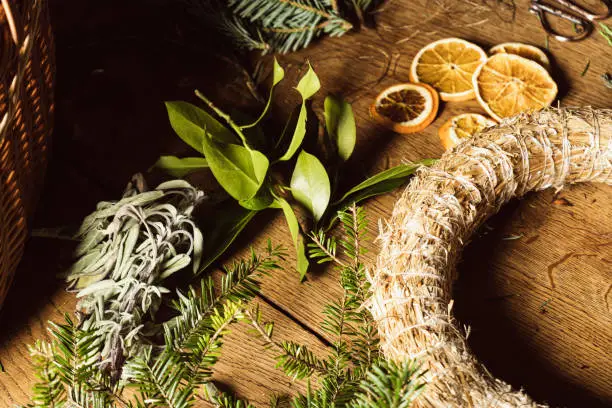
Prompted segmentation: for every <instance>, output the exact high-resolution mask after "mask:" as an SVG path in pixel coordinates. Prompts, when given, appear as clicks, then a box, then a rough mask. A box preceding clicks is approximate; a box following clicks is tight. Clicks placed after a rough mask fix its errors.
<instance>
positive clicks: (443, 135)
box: [438, 113, 495, 150]
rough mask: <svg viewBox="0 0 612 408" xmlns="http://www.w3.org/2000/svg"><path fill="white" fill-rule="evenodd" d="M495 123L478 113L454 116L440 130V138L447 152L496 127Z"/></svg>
mask: <svg viewBox="0 0 612 408" xmlns="http://www.w3.org/2000/svg"><path fill="white" fill-rule="evenodd" d="M494 125H495V122H494V121H492V120H491V119H489V118H487V117H486V116H484V115H480V114H478V113H463V114H461V115H457V116H453V117H452V118H450V119H449V120H448V121H447V122H446V123H444V125H442V126H441V127H440V129H438V136H439V137H440V141H441V142H442V145H443V146H444V148H445V149H446V150H448V149H450V148H452V147H454V146H456V145H457V144H459V143H460V142H461V141H463V140H465V139H467V138H470V137H472V136H474V135H475V134H476V133H478V132H480V131H481V130H483V129H484V128H487V127H489V126H494Z"/></svg>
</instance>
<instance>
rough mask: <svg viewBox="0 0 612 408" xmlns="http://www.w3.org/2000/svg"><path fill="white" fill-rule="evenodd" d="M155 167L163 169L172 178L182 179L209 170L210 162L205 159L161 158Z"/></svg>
mask: <svg viewBox="0 0 612 408" xmlns="http://www.w3.org/2000/svg"><path fill="white" fill-rule="evenodd" d="M153 167H156V168H158V169H162V170H163V171H165V172H166V173H168V174H169V175H171V176H172V177H179V178H180V177H185V176H186V175H188V174H191V173H194V172H196V171H199V170H202V169H207V168H208V162H207V161H206V159H205V158H204V157H184V158H178V157H176V156H161V157H160V158H159V159H158V160H157V162H156V163H155V164H154V165H153Z"/></svg>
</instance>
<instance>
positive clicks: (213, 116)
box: [156, 60, 433, 278]
mask: <svg viewBox="0 0 612 408" xmlns="http://www.w3.org/2000/svg"><path fill="white" fill-rule="evenodd" d="M284 75H285V71H284V70H283V68H282V67H281V66H280V65H279V64H278V62H277V61H276V60H274V66H273V70H272V88H271V90H270V95H269V97H268V101H267V104H266V106H265V108H264V109H263V112H262V113H261V115H260V116H259V117H258V118H257V119H256V120H253V121H251V122H249V123H245V122H244V121H239V120H238V119H235V118H233V117H232V116H230V115H228V114H227V113H225V112H223V111H222V110H221V109H219V108H218V107H216V106H215V105H214V104H213V103H212V102H211V101H210V100H209V99H208V98H206V97H205V96H204V95H202V94H201V93H200V92H198V91H196V95H197V96H198V97H199V98H200V99H201V100H202V101H203V102H204V103H205V104H206V106H207V107H208V109H209V111H205V110H203V109H200V108H199V107H197V106H195V105H192V104H189V103H187V102H180V101H179V102H166V107H167V110H168V116H169V119H170V124H171V125H172V128H173V129H174V131H175V132H176V133H177V134H178V136H179V137H180V138H181V139H182V140H183V141H185V142H186V143H187V144H188V145H189V146H191V147H192V148H193V149H194V150H196V151H197V152H199V153H200V154H201V155H202V156H204V157H201V156H200V157H186V158H178V157H175V156H162V157H161V158H160V159H159V160H158V162H157V163H156V166H157V167H159V168H162V169H164V170H166V171H167V172H168V173H169V174H171V175H173V176H174V177H183V176H185V175H187V174H189V173H192V172H194V171H198V170H202V169H209V170H210V171H211V172H212V174H213V175H214V177H215V178H216V180H217V181H218V183H219V184H220V185H221V187H222V188H223V189H224V190H225V191H226V192H227V193H228V194H229V195H230V196H231V197H232V198H233V199H235V200H236V202H238V203H239V205H240V206H241V211H233V212H232V214H231V215H229V216H225V215H224V214H221V213H220V214H218V215H217V219H218V220H219V222H218V228H217V231H215V232H213V233H214V234H215V235H216V236H218V237H219V238H218V241H217V242H216V243H215V248H214V249H207V250H206V253H207V256H206V257H205V258H204V260H203V261H202V264H201V268H200V271H203V270H204V269H206V268H207V267H208V266H209V265H210V264H211V263H212V262H213V261H214V260H215V259H216V258H217V257H218V256H219V255H220V254H221V253H223V251H225V249H227V247H228V246H229V245H230V243H231V242H232V241H233V240H234V239H235V238H236V237H237V236H238V235H239V234H240V232H241V231H242V230H243V229H244V227H245V226H246V225H247V224H248V223H249V221H250V220H251V219H253V217H254V216H255V215H256V214H257V213H259V212H261V211H263V210H266V209H280V210H282V212H283V214H284V216H285V218H286V220H287V224H288V226H289V231H290V234H291V238H292V240H293V243H294V246H295V251H296V258H297V270H298V272H299V273H300V277H301V278H304V277H305V275H306V272H307V270H308V266H309V260H308V256H307V254H306V250H305V248H306V244H305V243H307V241H308V231H306V233H303V232H302V231H301V227H300V224H299V223H298V218H297V216H296V213H295V211H294V208H295V206H296V205H297V206H301V207H302V208H304V209H305V210H306V211H307V213H308V214H309V216H310V218H311V222H310V227H308V228H307V229H309V230H311V231H314V230H319V229H322V228H323V229H325V230H328V229H329V228H330V226H331V225H332V224H333V223H334V221H335V220H336V214H337V213H338V211H342V210H344V209H346V208H347V207H349V206H350V205H351V204H353V203H356V202H360V201H361V200H364V199H367V198H369V197H373V196H377V195H380V194H384V193H386V192H389V191H391V190H394V189H395V188H397V187H399V186H401V185H403V184H404V183H405V182H406V181H407V179H408V178H409V177H410V176H411V175H412V174H413V173H414V172H415V171H416V169H417V168H419V167H420V166H421V165H428V164H431V163H432V162H433V161H432V160H424V161H422V162H421V163H416V164H402V165H399V166H396V167H393V168H390V169H388V170H385V171H382V172H380V173H378V174H376V175H374V176H372V177H370V178H368V179H366V180H364V181H363V182H361V183H359V184H357V185H355V186H353V187H351V188H348V189H345V190H344V191H340V189H339V188H338V187H339V179H340V176H341V175H342V174H343V173H344V172H349V171H350V170H349V169H348V168H347V166H346V162H347V161H348V160H349V159H350V157H351V155H352V154H353V150H354V149H355V145H356V142H357V128H356V125H355V118H354V115H353V110H352V108H351V105H350V104H349V103H347V102H346V101H343V100H341V99H338V98H336V97H332V96H328V97H327V98H326V99H325V103H324V115H325V124H324V128H325V130H326V133H325V137H324V138H323V140H322V141H320V142H319V143H318V147H319V149H318V150H321V152H313V151H311V152H308V151H306V150H305V149H303V148H302V145H303V143H304V141H305V139H306V137H307V136H308V135H307V130H306V129H307V128H306V122H307V120H308V116H309V112H308V109H307V102H308V100H309V99H311V98H312V97H313V96H314V95H315V94H316V93H317V92H318V91H319V88H320V82H319V78H318V77H317V75H316V74H315V72H314V70H313V69H312V67H310V66H309V67H308V71H307V72H306V74H305V75H304V76H303V77H302V78H301V80H300V81H299V83H298V84H297V87H296V88H295V89H296V90H297V91H298V93H299V94H300V96H301V99H302V102H301V104H300V106H299V110H298V112H299V113H298V116H297V120H296V121H292V120H291V117H290V118H289V119H288V120H287V125H286V126H285V129H284V131H283V132H282V133H280V134H266V133H265V131H264V129H263V127H262V126H261V125H262V123H263V122H264V121H265V119H266V114H267V112H268V109H269V107H270V105H271V102H272V97H273V95H274V88H275V87H276V85H278V83H280V82H281V81H282V79H283V78H284ZM209 112H210V113H209ZM240 116H243V115H240ZM291 128H293V130H292V129H291ZM310 137H312V138H313V140H317V135H316V134H313V135H310ZM287 164H289V166H287ZM287 167H290V168H292V169H293V170H292V173H291V174H290V175H287V177H286V178H287V179H289V180H290V183H289V185H286V184H284V183H282V182H280V181H279V180H278V179H279V177H273V176H272V175H273V174H275V175H278V174H282V172H283V171H285V169H286V168H287ZM227 217H230V220H229V221H228V220H227ZM222 220H223V221H222ZM228 225H230V226H231V227H228ZM219 228H220V229H221V231H219V230H218V229H219Z"/></svg>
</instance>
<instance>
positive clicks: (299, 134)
mask: <svg viewBox="0 0 612 408" xmlns="http://www.w3.org/2000/svg"><path fill="white" fill-rule="evenodd" d="M319 88H321V83H320V82H319V78H318V77H317V74H315V72H314V70H313V69H312V66H310V64H308V72H306V74H305V75H304V76H303V77H302V79H301V80H300V82H299V83H298V86H297V87H296V89H297V91H298V92H299V93H300V95H301V96H302V106H301V107H300V114H299V116H298V119H297V123H296V125H295V130H294V132H293V137H292V138H291V143H289V147H288V148H287V151H286V152H285V154H283V155H282V156H281V158H280V159H279V160H280V161H287V160H289V159H291V158H292V157H293V155H294V154H295V153H296V152H297V150H298V149H299V148H300V146H301V145H302V142H303V141H304V136H305V135H306V120H307V118H308V111H307V109H306V101H307V100H308V99H310V98H311V97H312V96H313V95H314V94H315V93H317V91H318V90H319Z"/></svg>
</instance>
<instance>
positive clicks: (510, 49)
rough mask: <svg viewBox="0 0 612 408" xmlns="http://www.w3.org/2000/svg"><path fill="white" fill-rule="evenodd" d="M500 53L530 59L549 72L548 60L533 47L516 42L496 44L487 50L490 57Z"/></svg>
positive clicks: (542, 52)
mask: <svg viewBox="0 0 612 408" xmlns="http://www.w3.org/2000/svg"><path fill="white" fill-rule="evenodd" d="M501 53H506V54H514V55H518V56H521V57H523V58H527V59H530V60H532V61H535V62H537V63H538V64H540V65H541V66H543V67H544V68H546V69H547V70H549V71H550V60H549V59H548V56H547V55H546V53H545V52H544V51H542V50H541V49H539V48H538V47H535V46H533V45H529V44H523V43H518V42H507V43H503V44H498V45H496V46H495V47H493V48H491V49H490V50H489V54H491V55H495V54H501Z"/></svg>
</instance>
